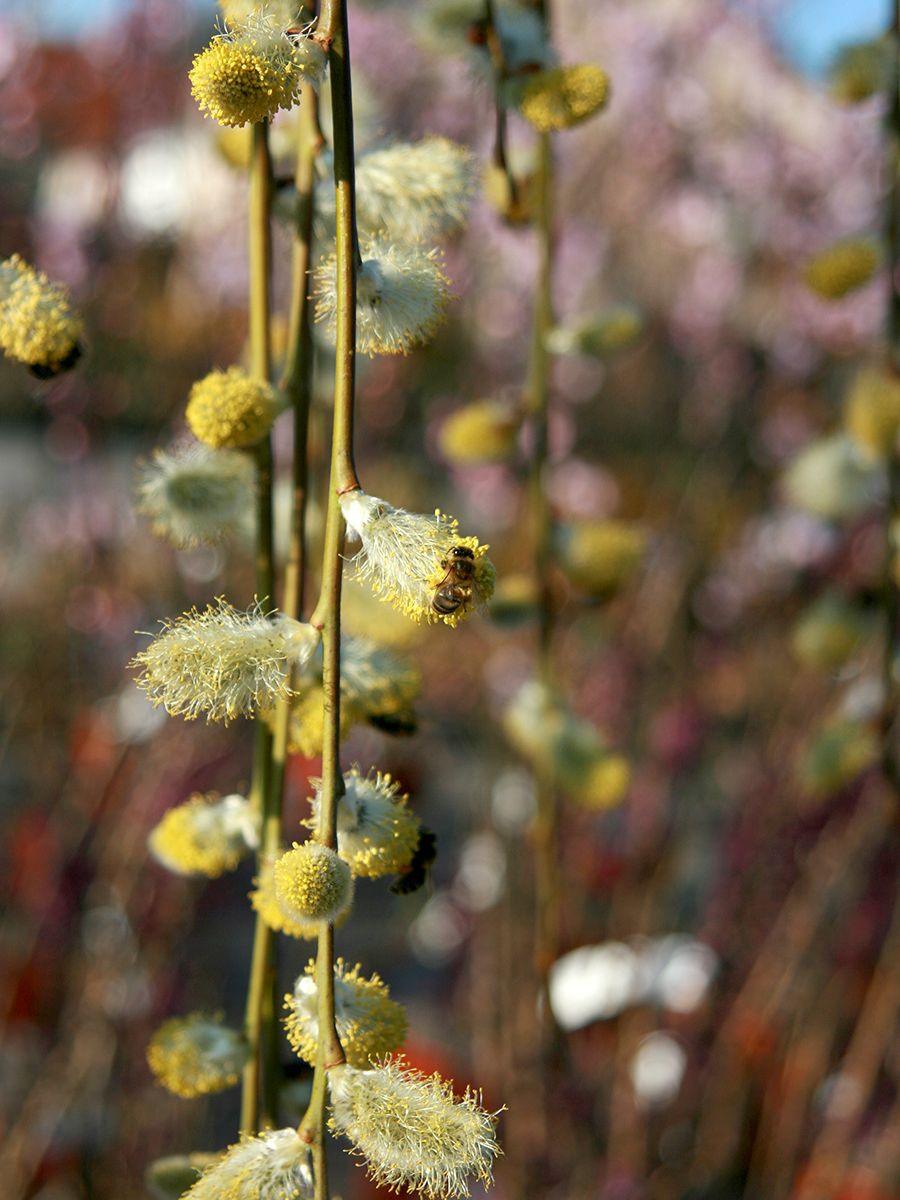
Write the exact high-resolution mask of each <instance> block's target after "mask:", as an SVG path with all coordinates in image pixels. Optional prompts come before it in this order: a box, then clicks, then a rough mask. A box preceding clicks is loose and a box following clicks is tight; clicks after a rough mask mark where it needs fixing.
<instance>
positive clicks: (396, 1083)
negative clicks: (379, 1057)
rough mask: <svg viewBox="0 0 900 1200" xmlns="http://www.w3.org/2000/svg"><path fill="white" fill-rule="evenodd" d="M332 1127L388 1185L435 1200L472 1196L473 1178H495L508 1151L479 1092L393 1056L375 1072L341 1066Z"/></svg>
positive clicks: (334, 1075) (335, 1075)
mask: <svg viewBox="0 0 900 1200" xmlns="http://www.w3.org/2000/svg"><path fill="white" fill-rule="evenodd" d="M328 1081H329V1087H330V1089H331V1111H332V1117H331V1125H332V1127H333V1128H335V1129H338V1130H340V1132H341V1133H343V1134H344V1135H345V1136H346V1137H347V1138H348V1139H349V1140H350V1141H351V1142H352V1144H353V1147H354V1149H355V1150H356V1151H357V1152H358V1153H359V1154H361V1155H362V1156H363V1157H364V1158H365V1160H366V1164H367V1166H368V1170H369V1175H370V1177H371V1178H372V1179H373V1180H374V1181H375V1182H376V1183H377V1184H378V1185H379V1186H382V1187H387V1188H390V1189H391V1190H394V1191H397V1190H400V1189H401V1188H406V1189H408V1190H409V1191H415V1192H421V1193H422V1195H424V1196H426V1197H427V1198H428V1200H444V1198H446V1200H453V1198H455V1197H463V1196H468V1195H469V1187H470V1184H469V1181H470V1179H473V1178H474V1179H477V1180H478V1181H479V1182H481V1183H482V1184H484V1185H485V1186H488V1185H490V1183H491V1182H492V1174H491V1172H492V1168H493V1163H494V1159H495V1158H496V1156H497V1155H498V1154H499V1153H500V1147H499V1145H498V1144H497V1138H496V1134H495V1128H494V1127H495V1124H496V1117H495V1115H494V1114H492V1113H489V1112H487V1111H486V1110H485V1109H484V1108H482V1107H481V1104H480V1103H479V1099H480V1098H479V1097H478V1096H477V1095H476V1094H474V1093H472V1092H471V1091H466V1093H465V1094H464V1095H463V1096H461V1097H457V1096H454V1094H453V1088H452V1086H451V1084H450V1083H448V1082H447V1080H445V1079H442V1078H441V1077H440V1076H439V1075H437V1074H435V1075H430V1076H426V1075H422V1074H420V1073H419V1072H418V1071H414V1070H411V1069H410V1068H408V1067H405V1066H403V1065H402V1064H401V1063H399V1062H398V1061H397V1060H396V1059H392V1060H390V1061H388V1062H386V1063H384V1065H383V1066H380V1067H378V1068H376V1069H375V1070H371V1071H360V1070H356V1069H355V1068H353V1067H349V1066H340V1067H335V1068H333V1069H332V1070H331V1071H330V1072H329V1075H328Z"/></svg>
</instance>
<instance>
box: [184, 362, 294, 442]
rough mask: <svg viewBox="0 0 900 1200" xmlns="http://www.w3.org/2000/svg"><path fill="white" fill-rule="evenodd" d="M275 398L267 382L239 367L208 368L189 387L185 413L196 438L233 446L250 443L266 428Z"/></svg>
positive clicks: (274, 408) (274, 413)
mask: <svg viewBox="0 0 900 1200" xmlns="http://www.w3.org/2000/svg"><path fill="white" fill-rule="evenodd" d="M277 414H278V398H277V396H276V394H275V391H274V389H273V388H272V387H270V386H269V384H267V383H265V382H264V381H263V380H260V379H252V378H251V377H250V376H249V375H247V374H246V373H245V372H244V371H242V370H241V369H240V367H229V368H228V370H227V371H211V372H210V374H209V375H207V376H205V377H204V378H203V379H200V380H198V381H197V382H196V383H195V384H194V386H193V387H192V388H191V394H190V397H189V399H188V405H187V411H186V413H185V417H186V418H187V423H188V425H189V426H190V429H191V432H192V433H193V434H194V437H196V438H197V440H198V441H199V442H203V443H204V444H205V445H207V446H212V447H213V449H214V450H219V449H221V448H222V447H229V448H231V449H236V448H239V447H243V446H252V445H254V444H255V443H256V442H258V441H259V440H260V439H261V438H263V437H265V435H266V434H267V433H268V432H269V430H270V429H271V427H272V422H273V421H274V420H275V417H276V416H277Z"/></svg>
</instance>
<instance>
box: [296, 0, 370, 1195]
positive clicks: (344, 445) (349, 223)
mask: <svg viewBox="0 0 900 1200" xmlns="http://www.w3.org/2000/svg"><path fill="white" fill-rule="evenodd" d="M320 31H321V37H322V39H323V43H324V44H326V45H327V47H328V58H329V66H330V70H331V100H332V127H333V130H334V135H333V136H334V186H335V234H336V254H337V338H336V347H335V377H334V424H333V428H332V441H331V479H330V484H329V491H328V508H327V512H326V518H325V550H324V555H323V561H322V590H321V594H320V596H319V601H318V604H317V605H316V610H315V612H314V613H313V616H312V617H311V618H310V619H311V621H312V622H313V624H316V625H318V626H319V627H321V629H322V688H323V691H324V702H323V703H324V719H323V724H324V733H323V739H322V741H323V746H322V790H321V801H320V805H319V823H318V828H317V830H316V837H317V840H318V841H319V842H320V843H321V844H322V845H324V846H330V847H331V848H334V847H335V846H336V845H337V829H336V824H337V804H338V801H339V799H340V797H341V795H342V794H343V790H344V782H343V778H342V775H341V769H340V704H341V691H340V682H341V579H342V570H343V560H342V558H341V549H342V546H343V538H344V522H343V517H342V515H341V508H340V497H341V495H342V494H343V493H345V492H348V491H352V490H354V489H355V488H358V487H359V480H358V479H357V475H356V468H355V465H354V461H353V401H354V391H355V383H356V268H357V257H358V246H357V237H356V195H355V185H354V150H353V100H352V92H351V84H350V54H349V44H348V38H347V5H346V0H329V2H326V3H325V4H324V5H323V6H322V15H321V20H320ZM316 991H317V999H318V1012H317V1024H318V1045H317V1050H316V1070H315V1075H314V1077H313V1091H312V1097H311V1098H310V1103H309V1107H308V1109H307V1111H306V1114H305V1116H304V1117H303V1120H302V1122H301V1124H300V1129H299V1133H300V1136H301V1137H302V1138H304V1140H306V1141H307V1142H310V1143H311V1144H312V1146H313V1154H314V1165H315V1188H316V1191H315V1194H316V1200H327V1196H328V1179H327V1170H326V1163H325V1148H324V1140H323V1126H324V1117H325V1099H326V1088H327V1083H326V1075H327V1072H328V1071H329V1070H330V1069H331V1068H332V1067H335V1066H338V1065H339V1064H340V1063H342V1062H344V1052H343V1050H342V1048H341V1043H340V1039H339V1038H338V1035H337V1029H336V1027H335V1017H334V927H333V926H332V925H323V926H322V929H321V932H320V934H319V945H318V955H317V958H316Z"/></svg>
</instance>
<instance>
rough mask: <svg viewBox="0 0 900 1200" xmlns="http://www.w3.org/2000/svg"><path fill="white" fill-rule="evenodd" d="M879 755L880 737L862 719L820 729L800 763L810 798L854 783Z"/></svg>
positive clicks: (799, 772)
mask: <svg viewBox="0 0 900 1200" xmlns="http://www.w3.org/2000/svg"><path fill="white" fill-rule="evenodd" d="M877 758H878V738H877V737H876V735H875V732H874V731H873V730H872V729H871V728H870V727H869V726H868V725H865V724H864V723H863V722H861V721H846V720H845V721H835V722H833V723H831V724H829V725H827V726H826V727H825V728H823V729H821V730H819V732H818V733H817V734H816V735H815V737H814V738H813V740H812V742H811V744H810V745H809V746H808V747H807V749H806V751H805V753H804V754H803V756H802V757H801V759H800V761H799V763H798V766H797V776H798V780H799V783H800V786H801V787H802V789H803V791H804V792H805V793H806V795H807V796H809V797H810V798H816V799H821V798H823V797H826V796H830V795H832V794H833V793H834V792H836V791H838V790H839V789H840V788H842V787H845V786H846V785H847V784H848V783H851V782H852V781H853V780H854V779H855V778H856V777H857V776H858V775H859V774H860V772H861V771H864V770H865V769H866V768H867V767H869V766H871V765H872V764H873V763H874V762H875V761H876V759H877Z"/></svg>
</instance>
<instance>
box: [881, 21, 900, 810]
mask: <svg viewBox="0 0 900 1200" xmlns="http://www.w3.org/2000/svg"><path fill="white" fill-rule="evenodd" d="M892 13H893V23H892V29H891V34H892V38H893V43H894V54H893V58H892V68H891V76H890V99H889V102H888V110H887V113H886V116H885V174H886V178H887V180H888V188H887V196H886V198H885V241H886V243H887V255H888V267H889V270H888V281H889V282H888V286H889V289H890V291H889V295H888V302H887V321H886V329H885V334H886V338H887V357H888V364H889V369H890V370H891V371H893V373H894V374H895V376H900V286H898V270H900V186H898V181H897V171H898V167H900V68H898V64H897V41H898V38H900V0H894V4H893V8H892ZM887 480H888V489H887V511H886V513H885V546H884V575H883V579H882V598H883V599H882V607H883V609H884V619H885V631H884V632H885V644H884V656H883V659H882V685H883V688H884V706H883V709H882V714H883V716H882V730H881V732H882V742H881V746H882V766H883V769H884V774H885V776H886V778H887V780H888V782H889V783H891V784H892V785H893V787H894V792H895V795H896V794H898V793H900V751H898V747H897V734H898V729H897V720H898V708H900V688H898V684H897V679H896V676H895V668H896V662H897V656H898V654H900V580H898V578H897V571H896V568H897V562H898V558H900V550H898V547H897V546H896V545H895V529H896V522H897V521H898V519H900V451H898V446H897V439H896V438H895V439H894V442H893V445H892V446H891V449H890V452H889V454H888V459H887Z"/></svg>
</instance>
